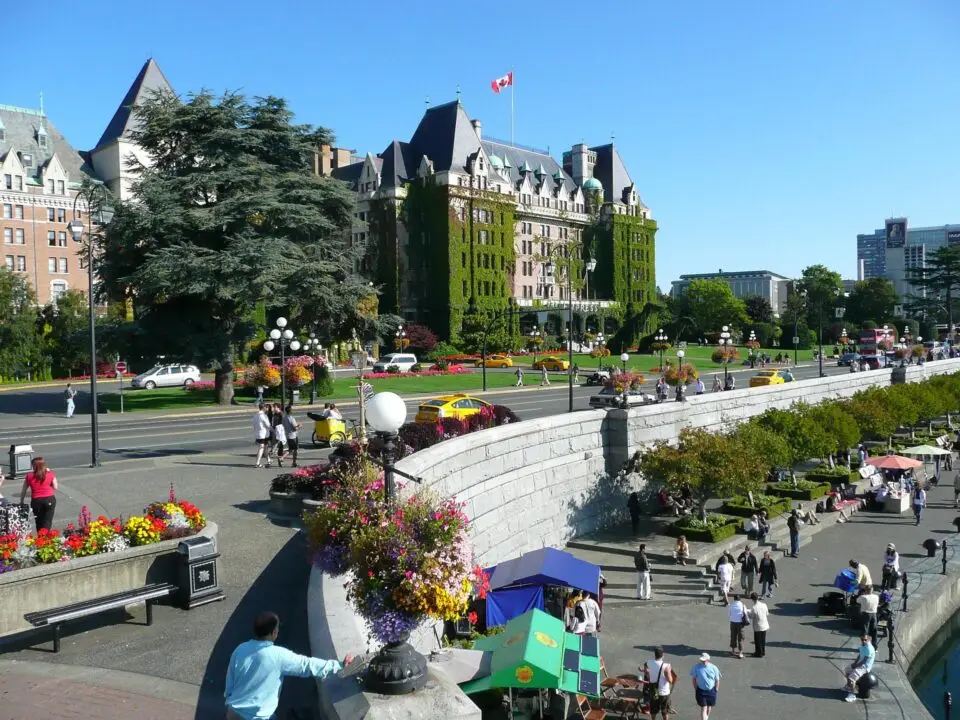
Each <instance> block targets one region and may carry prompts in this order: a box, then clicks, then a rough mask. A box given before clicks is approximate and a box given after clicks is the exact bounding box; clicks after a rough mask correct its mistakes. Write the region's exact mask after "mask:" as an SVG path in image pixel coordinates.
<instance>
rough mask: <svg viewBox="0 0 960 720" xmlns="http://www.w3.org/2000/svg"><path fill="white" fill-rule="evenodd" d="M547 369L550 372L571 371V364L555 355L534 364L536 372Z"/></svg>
mask: <svg viewBox="0 0 960 720" xmlns="http://www.w3.org/2000/svg"><path fill="white" fill-rule="evenodd" d="M543 368H546V369H547V370H549V371H550V372H563V371H566V370H569V369H570V363H569V361H567V360H561V359H560V358H558V357H554V356H553V355H551V356H549V357H545V358H540V359H539V360H537V361H536V362H535V363H534V364H533V369H534V370H541V369H543Z"/></svg>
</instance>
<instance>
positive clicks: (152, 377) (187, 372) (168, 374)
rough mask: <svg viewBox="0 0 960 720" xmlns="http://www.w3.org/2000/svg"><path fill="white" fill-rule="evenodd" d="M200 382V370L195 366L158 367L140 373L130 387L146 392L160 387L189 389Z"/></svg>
mask: <svg viewBox="0 0 960 720" xmlns="http://www.w3.org/2000/svg"><path fill="white" fill-rule="evenodd" d="M195 382H200V370H198V369H197V367H196V366H195V365H157V366H156V367H154V368H151V369H150V370H147V371H146V372H145V373H140V374H139V375H137V376H136V377H135V378H134V379H133V380H131V381H130V385H131V386H132V387H135V388H143V389H144V390H153V389H154V388H158V387H189V386H191V385H193V384H194V383H195Z"/></svg>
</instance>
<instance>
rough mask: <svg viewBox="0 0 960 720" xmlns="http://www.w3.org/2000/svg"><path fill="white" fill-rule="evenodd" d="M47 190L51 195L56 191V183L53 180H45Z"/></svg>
mask: <svg viewBox="0 0 960 720" xmlns="http://www.w3.org/2000/svg"><path fill="white" fill-rule="evenodd" d="M47 190H49V191H50V194H51V195H53V194H54V193H55V192H56V191H57V188H56V183H55V182H54V181H53V180H47Z"/></svg>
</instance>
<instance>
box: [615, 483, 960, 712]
mask: <svg viewBox="0 0 960 720" xmlns="http://www.w3.org/2000/svg"><path fill="white" fill-rule="evenodd" d="M947 476H949V477H950V479H951V480H952V476H950V475H949V474H947ZM947 476H945V477H947ZM929 503H930V507H929V508H928V510H927V511H926V512H925V514H924V520H923V523H922V524H921V526H920V527H915V525H914V520H913V516H912V514H909V513H908V514H904V515H902V516H894V515H886V514H875V513H867V512H860V513H858V514H856V515H855V516H854V519H853V520H852V521H850V522H847V523H844V524H837V525H834V526H832V527H830V528H827V529H825V530H824V531H822V532H819V533H817V534H816V535H814V536H813V537H812V541H811V542H810V543H809V544H807V545H805V546H804V547H803V548H802V549H801V552H800V557H799V558H797V559H793V558H790V557H782V556H781V554H777V555H776V556H775V559H776V562H777V570H778V572H779V577H780V587H779V588H778V589H777V590H776V596H775V597H774V599H772V600H770V601H768V603H769V607H770V626H771V628H770V631H769V633H768V634H767V656H766V658H764V659H762V660H761V659H756V658H753V657H751V656H750V653H752V652H753V644H752V643H753V638H752V636H753V631H752V630H751V629H748V630H747V631H746V633H745V637H746V639H747V646H746V647H745V653H746V657H745V658H744V659H743V660H740V659H736V658H733V657H732V656H731V655H730V649H729V647H728V642H729V629H728V623H727V610H726V608H725V607H723V606H722V605H720V604H716V605H703V604H691V605H683V606H676V605H675V606H660V607H657V606H651V607H625V606H614V607H610V608H607V610H606V612H605V614H604V618H603V632H602V634H601V651H602V653H603V656H604V660H605V662H606V666H607V669H608V671H609V672H610V674H611V675H617V674H621V673H627V672H635V671H636V669H637V667H638V665H641V664H642V663H643V662H644V661H645V660H646V659H647V658H648V657H652V654H653V653H652V648H653V647H655V646H656V645H662V646H663V647H664V650H665V651H666V655H667V658H668V660H670V661H671V662H673V663H674V664H675V667H676V669H677V673H678V674H679V675H680V682H679V683H678V688H677V691H676V695H675V697H674V708H675V709H677V710H678V714H677V716H676V717H677V718H678V719H685V718H694V717H699V715H697V713H696V710H697V708H696V705H695V702H694V698H693V691H692V688H691V684H690V679H689V677H688V673H689V671H690V668H691V667H692V666H693V665H694V664H695V663H696V659H697V657H698V656H699V654H700V653H701V652H704V651H705V652H708V653H710V655H711V656H712V658H713V661H714V662H715V663H716V665H717V666H718V667H719V668H720V671H721V672H722V673H723V679H722V681H721V687H720V698H719V702H718V705H717V709H716V710H715V712H714V713H713V715H711V718H745V717H753V718H763V717H777V716H779V715H783V714H786V713H789V714H790V715H792V716H794V717H800V718H808V717H809V718H812V717H831V718H833V717H835V718H857V717H871V718H878V717H882V718H900V717H902V718H909V717H911V714H910V710H909V708H907V707H898V706H897V704H896V703H895V702H894V700H893V699H892V697H891V694H890V691H889V689H888V686H894V687H896V686H897V685H898V684H899V683H900V682H901V681H902V678H901V677H900V676H899V675H898V674H897V673H896V671H895V669H894V666H890V665H887V664H886V662H884V661H885V660H886V659H887V645H886V640H885V639H884V640H882V641H881V645H880V648H879V649H878V651H877V662H876V664H875V666H874V673H875V674H876V675H877V677H878V678H879V680H880V687H879V688H878V690H877V691H875V693H874V698H873V699H871V700H870V701H868V702H866V703H865V702H862V701H858V702H856V703H852V704H847V703H844V702H843V701H842V700H843V696H844V693H842V692H841V690H840V688H841V686H842V684H843V678H842V676H841V669H842V667H843V666H845V665H847V664H849V663H850V662H852V660H853V659H854V657H855V654H856V649H857V647H858V645H859V642H858V640H857V631H856V630H855V629H854V628H853V627H852V626H851V624H850V623H849V621H847V620H845V619H839V618H837V619H835V618H832V617H818V616H817V598H818V597H819V596H820V595H822V594H823V593H824V592H826V591H828V590H830V589H831V588H832V586H833V579H834V577H835V576H836V575H837V573H838V572H839V571H840V570H842V569H843V568H845V567H846V566H847V561H848V560H850V559H851V558H856V559H858V560H860V561H862V562H865V563H866V564H867V567H868V568H869V569H870V571H871V573H872V575H873V578H874V580H875V581H876V582H879V578H880V569H881V567H882V565H883V562H882V558H883V552H884V548H885V547H886V544H887V543H888V542H893V543H895V544H896V546H897V549H898V550H899V552H900V554H901V566H902V567H904V568H905V569H906V570H908V571H909V572H910V578H911V579H910V586H909V587H910V588H911V591H916V590H917V589H919V588H920V587H922V585H923V583H924V582H927V583H930V582H934V581H935V580H936V577H937V576H938V575H939V573H940V570H941V564H940V559H939V557H937V558H935V559H932V560H931V559H927V558H926V552H925V551H924V550H923V548H921V547H920V543H921V542H923V541H924V540H925V539H927V538H930V537H932V538H935V539H938V540H940V539H943V538H947V539H948V540H952V539H953V538H954V536H955V533H954V529H953V526H952V522H953V519H954V518H955V517H957V514H958V513H957V511H956V510H954V508H953V488H952V482H951V483H949V486H947V483H944V487H941V488H936V489H934V490H932V491H931V492H930V493H929ZM951 555H952V551H951ZM620 562H621V563H622V560H621V561H620ZM911 564H912V565H913V567H910V565H911ZM954 570H955V568H954ZM657 582H658V578H657V577H653V591H654V599H656V595H657ZM748 605H749V603H748ZM903 670H904V671H905V668H904V669H903Z"/></svg>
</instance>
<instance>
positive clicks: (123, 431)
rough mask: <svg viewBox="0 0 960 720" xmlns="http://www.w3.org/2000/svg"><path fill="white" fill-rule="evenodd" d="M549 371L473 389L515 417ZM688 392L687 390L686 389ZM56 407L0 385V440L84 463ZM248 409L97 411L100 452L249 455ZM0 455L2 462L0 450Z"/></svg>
mask: <svg viewBox="0 0 960 720" xmlns="http://www.w3.org/2000/svg"><path fill="white" fill-rule="evenodd" d="M824 371H825V372H826V373H827V374H831V375H833V374H838V373H845V372H849V370H848V368H845V367H844V368H838V367H837V364H836V361H833V362H829V361H825V362H824ZM491 372H494V371H491ZM501 372H509V371H501ZM757 372H758V369H753V370H751V369H749V368H741V369H738V370H736V371H731V373H730V374H731V375H734V376H735V377H736V383H737V387H738V388H743V387H746V386H747V385H748V383H749V378H750V377H751V376H752V375H754V374H756V373H757ZM817 373H818V368H817V365H816V364H813V363H812V364H809V365H801V366H800V367H798V368H796V370H795V371H794V374H795V377H796V379H798V380H803V379H808V378H813V377H816V376H817ZM717 374H719V375H722V374H723V373H722V372H720V373H717ZM551 377H552V384H551V386H550V387H549V388H540V387H538V386H537V383H539V375H537V374H536V373H533V372H530V373H528V374H527V376H526V378H525V379H526V381H527V383H528V385H527V387H526V388H524V389H519V388H518V389H516V390H512V389H508V390H496V391H491V392H488V393H479V392H478V393H476V394H477V395H479V396H482V397H484V398H486V399H487V400H488V401H489V402H493V403H497V404H499V405H506V406H507V407H509V408H510V409H511V410H513V411H514V412H515V413H517V415H519V416H520V418H521V419H529V418H536V417H544V416H547V415H555V414H559V413H563V412H566V411H567V408H568V403H569V401H568V395H567V386H566V384H565V383H564V382H563V379H562V377H560V376H558V375H553V376H551ZM703 379H704V384H705V385H706V387H707V391H708V392H709V391H710V387H711V385H712V383H713V376H712V375H709V376H708V375H706V374H705V375H704V376H703ZM75 385H76V387H77V389H78V390H79V391H80V392H81V397H80V398H78V400H79V403H78V407H79V408H81V409H86V408H89V401H88V396H87V395H86V392H85V387H86V386H84V385H82V384H81V383H76V384H75ZM103 385H104V387H105V388H109V390H110V391H114V390H115V388H114V386H113V385H112V384H109V383H104V384H103ZM651 385H652V382H651V375H650V374H647V383H646V386H645V387H646V388H647V392H652V387H651ZM374 388H376V382H375V381H374ZM599 390H600V388H596V387H585V386H576V387H574V408H575V409H576V410H586V409H587V407H588V406H587V401H588V399H589V397H590V396H591V395H593V394H596V393H597V392H599ZM135 392H149V391H144V390H140V391H135ZM688 392H691V391H690V390H689V389H688ZM424 397H425V396H423V395H417V396H413V397H411V398H410V399H409V400H408V401H407V418H408V420H412V419H413V416H414V415H415V414H416V411H417V406H418V404H419V402H420V401H421V400H422V399H423V398H424ZM671 400H672V396H671ZM338 406H339V407H341V408H342V410H343V411H344V415H345V417H347V418H351V419H354V420H359V413H358V411H357V407H356V403H338ZM62 407H63V386H59V385H54V386H47V387H37V388H30V389H29V390H11V391H5V392H0V446H2V447H3V448H8V447H9V446H10V445H13V444H29V445H32V446H33V449H34V452H35V453H36V454H38V455H42V456H43V457H44V458H46V460H47V462H48V464H50V465H51V466H52V467H55V468H57V469H60V470H64V469H68V468H80V467H88V466H89V465H90V461H91V453H90V416H89V414H79V413H78V414H77V415H75V416H74V417H73V418H71V419H69V420H68V419H67V418H65V417H63V415H62ZM251 412H252V409H249V408H248V409H242V408H225V409H223V410H220V409H215V408H210V407H209V406H208V407H204V408H197V409H196V410H178V411H173V412H166V413H160V412H158V413H146V412H137V413H126V414H123V415H120V414H119V413H110V414H106V415H101V416H100V418H99V420H100V460H101V463H102V464H104V465H110V466H114V465H116V466H117V467H118V469H119V468H120V467H122V465H120V463H130V462H133V461H143V460H151V459H157V458H164V457H176V456H195V455H200V454H201V453H216V452H223V453H230V452H233V453H235V452H237V451H238V450H243V449H244V448H249V449H250V451H251V456H252V454H253V442H252V440H251V432H252V431H251ZM297 414H298V416H299V417H298V419H299V420H300V421H301V422H302V423H303V429H302V430H301V438H302V440H301V443H302V445H301V446H302V448H303V450H302V453H301V462H303V463H308V462H312V461H314V460H316V459H320V458H322V457H326V454H327V452H328V451H327V450H326V449H324V448H314V447H312V445H311V443H310V433H311V431H312V421H311V420H310V419H309V418H307V417H306V408H301V409H300V410H299V411H298V413H297ZM2 460H3V463H2V464H4V465H5V464H6V457H3V459H2Z"/></svg>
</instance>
